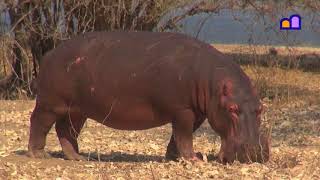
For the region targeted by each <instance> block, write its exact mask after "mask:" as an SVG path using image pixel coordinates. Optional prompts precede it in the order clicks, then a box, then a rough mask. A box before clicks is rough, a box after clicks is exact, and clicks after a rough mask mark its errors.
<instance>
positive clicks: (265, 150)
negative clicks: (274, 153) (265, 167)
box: [218, 136, 270, 164]
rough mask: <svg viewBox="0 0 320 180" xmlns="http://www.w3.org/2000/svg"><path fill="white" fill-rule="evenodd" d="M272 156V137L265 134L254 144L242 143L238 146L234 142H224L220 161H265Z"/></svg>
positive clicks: (219, 156) (224, 162) (219, 157)
mask: <svg viewBox="0 0 320 180" xmlns="http://www.w3.org/2000/svg"><path fill="white" fill-rule="evenodd" d="M269 158H270V139H268V138H266V137H265V136H261V137H260V138H259V142H258V143H256V144H254V145H252V144H242V145H239V146H236V145H235V144H234V143H230V141H229V142H223V141H222V143H221V149H220V152H219V155H218V160H219V162H221V163H223V164H226V163H233V162H234V161H235V160H238V161H239V162H240V163H253V162H258V163H265V162H267V161H268V160H269Z"/></svg>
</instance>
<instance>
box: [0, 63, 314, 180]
mask: <svg viewBox="0 0 320 180" xmlns="http://www.w3.org/2000/svg"><path fill="white" fill-rule="evenodd" d="M244 69H245V70H246V72H247V73H248V74H249V75H250V76H251V78H252V79H253V80H254V81H255V82H256V85H257V86H258V88H259V89H260V91H263V92H265V93H266V94H265V97H264V99H263V102H264V104H265V106H266V111H265V113H264V117H263V121H264V126H265V127H267V128H269V131H270V130H272V131H271V133H270V135H271V137H272V149H271V152H272V156H271V160H270V161H269V162H267V163H266V164H258V163H253V164H240V163H238V162H235V163H234V164H232V165H221V164H219V163H217V162H216V161H215V155H216V154H217V153H218V151H219V146H220V140H219V138H218V136H217V135H216V134H215V133H214V132H213V131H212V130H211V129H210V127H209V126H208V124H207V123H205V124H204V125H203V126H202V127H201V128H200V129H199V130H198V131H197V132H196V133H195V135H194V146H195V149H196V151H200V152H202V153H203V154H204V155H205V157H206V159H207V160H206V161H205V162H197V163H191V162H187V161H179V162H173V161H169V162H167V161H165V160H164V153H165V150H166V145H167V143H168V140H169V138H170V135H171V127H170V126H169V125H166V126H163V127H159V128H154V129H150V130H144V131H119V130H113V129H111V128H108V127H105V126H103V125H100V124H98V123H96V122H95V121H93V120H89V121H88V122H87V123H86V125H85V128H84V129H83V131H82V132H81V136H80V137H79V144H80V151H81V153H82V155H84V156H86V157H87V158H88V159H89V161H86V162H74V161H67V160H64V159H63V155H62V153H61V147H60V145H59V142H58V139H57V137H56V133H55V131H54V128H53V129H52V130H51V131H50V133H49V135H48V139H47V147H46V149H47V151H48V152H49V153H50V154H51V155H52V156H53V158H51V159H31V158H28V157H26V156H25V152H26V150H27V143H28V136H29V118H30V114H31V111H32V109H33V107H34V104H35V102H34V101H29V100H24V101H18V100H17V101H0V142H1V143H0V179H320V98H319V97H320V96H319V94H320V83H319V82H320V74H316V73H308V72H302V71H297V70H291V71H284V70H279V69H267V68H247V67H244ZM261 74H263V75H264V77H263V78H261V77H260V75H261ZM281 77H284V78H281ZM265 82H267V83H265ZM259 83H260V84H259ZM274 96H278V98H279V97H286V98H282V99H281V98H279V99H280V100H279V101H277V102H276V101H275V100H272V98H274Z"/></svg>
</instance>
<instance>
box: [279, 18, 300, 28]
mask: <svg viewBox="0 0 320 180" xmlns="http://www.w3.org/2000/svg"><path fill="white" fill-rule="evenodd" d="M280 29H281V30H301V16H299V15H298V14H294V15H292V16H290V18H282V19H281V21H280Z"/></svg>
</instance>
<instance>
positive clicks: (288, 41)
mask: <svg viewBox="0 0 320 180" xmlns="http://www.w3.org/2000/svg"><path fill="white" fill-rule="evenodd" d="M255 13H256V12H255V11H241V10H232V11H231V10H221V11H220V13H219V14H211V15H210V14H199V15H196V16H192V17H188V18H186V19H184V20H183V22H182V23H181V25H182V26H181V28H180V29H179V31H180V32H183V33H186V34H188V35H191V36H194V37H196V36H197V34H198V36H197V37H198V39H200V40H202V41H205V42H207V43H222V44H259V45H262V44H263V45H299V46H320V14H316V16H314V17H313V15H314V13H311V12H305V11H299V15H300V16H301V17H302V29H301V30H300V31H283V30H280V27H279V26H280V19H281V18H283V17H289V16H290V15H292V14H295V13H297V12H288V13H286V14H285V15H282V16H281V15H279V16H278V17H275V18H274V20H271V19H270V18H268V17H265V18H264V19H263V18H261V16H259V17H260V18H256V16H255V15H256V14H255ZM319 13H320V12H319ZM208 16H209V17H208ZM207 17H208V18H207ZM205 18H207V21H205V23H204V24H203V27H202V29H200V25H201V22H203V20H204V19H205ZM312 18H313V23H311V20H312ZM199 29H200V32H199V33H198V31H199Z"/></svg>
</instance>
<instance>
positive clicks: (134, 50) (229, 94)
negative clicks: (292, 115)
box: [28, 32, 269, 163]
mask: <svg viewBox="0 0 320 180" xmlns="http://www.w3.org/2000/svg"><path fill="white" fill-rule="evenodd" d="M37 93H38V94H37V99H36V107H35V109H34V111H33V113H32V116H31V119H30V122H31V126H30V139H29V146H28V149H29V150H28V155H29V156H31V157H37V158H43V157H47V153H45V151H44V147H45V141H46V135H47V134H48V132H49V130H50V128H51V127H52V125H53V124H56V125H55V128H56V132H57V135H58V138H59V141H60V143H61V146H62V150H63V152H64V154H65V157H66V159H71V160H82V159H83V157H82V156H80V155H79V148H78V143H77V137H78V135H79V133H80V131H81V129H82V126H83V124H84V123H85V121H86V119H87V118H91V119H94V120H96V121H97V122H99V123H102V124H104V125H106V126H109V127H112V128H115V129H123V130H141V129H148V128H153V127H157V126H161V125H164V124H167V123H171V124H172V130H173V131H172V136H171V139H170V142H169V145H168V147H167V152H166V157H167V158H168V159H175V158H177V157H183V158H185V159H190V160H198V159H201V156H200V154H196V153H195V152H194V151H193V143H192V134H193V132H194V131H196V130H197V129H198V128H199V126H200V125H201V124H202V123H203V122H204V120H205V119H206V118H208V121H209V123H210V125H211V126H212V128H213V129H214V130H215V131H216V132H217V133H218V134H219V135H220V137H221V142H222V145H221V150H220V153H219V156H218V157H219V160H220V161H221V162H224V163H226V162H233V161H234V160H235V159H236V158H237V159H239V160H240V161H241V162H249V161H258V162H264V161H266V160H268V158H269V142H268V140H267V139H266V138H259V137H260V132H259V126H260V113H261V103H260V102H259V98H258V97H257V93H256V92H255V90H254V88H253V87H252V85H251V83H250V80H249V78H248V77H247V76H246V75H245V74H244V72H243V71H242V70H241V68H240V67H239V66H238V65H237V64H235V63H234V62H232V61H231V60H230V59H228V58H227V57H226V56H225V55H223V54H222V53H220V52H219V51H217V50H216V49H214V48H213V47H211V46H209V45H207V44H205V43H202V42H200V41H198V40H195V39H193V38H189V37H187V36H184V35H179V34H174V33H151V32H94V33H87V34H85V35H80V36H77V37H75V38H73V39H72V40H69V41H66V42H64V43H62V44H61V45H59V46H58V47H57V48H56V49H54V50H52V51H50V52H49V53H47V54H46V55H45V56H44V58H43V60H42V64H41V67H40V73H39V77H38V79H37ZM261 152H262V153H261Z"/></svg>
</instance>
